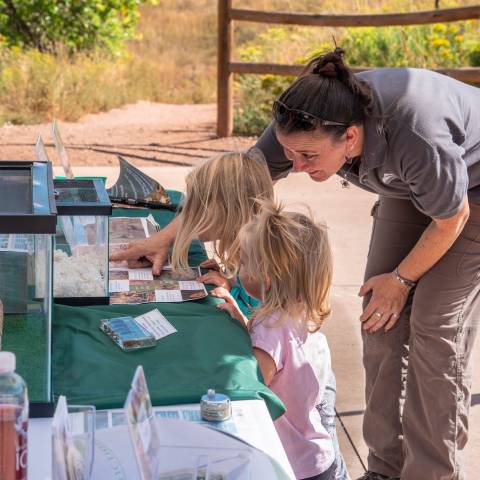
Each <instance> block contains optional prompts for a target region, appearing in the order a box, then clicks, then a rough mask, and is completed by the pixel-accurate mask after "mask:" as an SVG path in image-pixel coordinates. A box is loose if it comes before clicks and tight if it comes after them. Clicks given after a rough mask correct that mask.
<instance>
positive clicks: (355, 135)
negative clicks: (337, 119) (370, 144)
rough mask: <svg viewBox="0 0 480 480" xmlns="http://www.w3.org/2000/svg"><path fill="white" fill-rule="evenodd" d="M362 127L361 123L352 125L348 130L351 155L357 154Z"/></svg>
mask: <svg viewBox="0 0 480 480" xmlns="http://www.w3.org/2000/svg"><path fill="white" fill-rule="evenodd" d="M362 128H363V127H361V126H360V125H351V126H350V127H348V128H347V130H346V132H345V133H346V135H347V136H346V142H347V151H348V153H349V154H352V155H351V156H356V153H355V152H356V150H358V147H359V145H360V143H361V137H362Z"/></svg>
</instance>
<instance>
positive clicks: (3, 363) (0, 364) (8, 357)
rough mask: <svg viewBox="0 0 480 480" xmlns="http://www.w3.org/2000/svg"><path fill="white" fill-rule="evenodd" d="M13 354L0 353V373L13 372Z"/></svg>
mask: <svg viewBox="0 0 480 480" xmlns="http://www.w3.org/2000/svg"><path fill="white" fill-rule="evenodd" d="M15 363H16V362H15V354H14V353H12V352H0V373H13V372H14V371H15V366H16V365H15Z"/></svg>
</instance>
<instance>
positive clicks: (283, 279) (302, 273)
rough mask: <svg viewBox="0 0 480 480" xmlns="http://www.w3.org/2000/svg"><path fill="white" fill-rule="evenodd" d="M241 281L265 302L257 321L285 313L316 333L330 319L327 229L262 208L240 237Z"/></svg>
mask: <svg viewBox="0 0 480 480" xmlns="http://www.w3.org/2000/svg"><path fill="white" fill-rule="evenodd" d="M239 275H240V279H241V281H242V284H243V286H244V287H245V289H246V290H247V291H248V292H249V293H250V294H251V295H252V296H255V297H257V298H258V299H259V300H260V301H261V302H262V305H261V307H259V308H258V310H257V317H265V316H267V315H269V314H271V313H273V312H274V311H276V310H278V309H281V310H282V311H283V312H285V313H287V314H289V315H290V316H292V317H294V318H303V319H305V322H306V323H307V324H308V326H309V327H310V329H311V330H312V329H313V330H316V329H318V328H319V327H320V326H321V324H322V323H323V321H324V319H325V318H326V317H327V316H328V315H329V314H330V307H329V301H328V300H329V299H328V296H329V290H330V285H331V282H332V255H331V251H330V244H329V241H328V235H327V230H326V227H325V226H323V225H320V224H317V223H315V222H314V221H313V219H312V218H311V217H310V216H307V215H304V214H301V213H293V212H285V211H284V209H283V207H282V206H278V205H275V204H273V203H272V202H262V210H261V212H260V213H259V214H257V215H256V216H255V217H254V218H253V219H252V220H251V221H250V222H249V223H248V224H247V225H246V226H244V227H243V228H242V230H241V231H240V270H239ZM312 327H313V328H312Z"/></svg>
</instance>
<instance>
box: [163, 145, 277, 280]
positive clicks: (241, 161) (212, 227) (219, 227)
mask: <svg viewBox="0 0 480 480" xmlns="http://www.w3.org/2000/svg"><path fill="white" fill-rule="evenodd" d="M262 199H265V200H269V199H273V184H272V180H271V178H270V174H269V171H268V167H267V164H266V162H265V158H264V157H263V155H262V153H261V152H260V151H259V150H258V149H252V150H250V151H249V152H247V153H225V154H222V155H219V156H217V157H214V158H212V159H210V160H208V161H206V162H205V163H204V164H203V165H201V166H199V167H197V168H196V169H195V170H193V171H192V172H191V173H190V174H189V175H188V176H187V179H186V196H185V202H184V204H183V208H182V211H181V213H180V214H179V219H180V226H179V231H178V233H177V236H176V240H175V244H174V247H173V254H172V264H173V266H174V267H175V268H176V267H186V266H187V265H188V249H189V246H190V244H191V242H192V241H193V240H194V239H196V238H198V239H200V240H202V241H212V242H214V247H215V253H216V254H217V255H218V257H219V258H220V261H221V262H222V263H223V265H224V267H225V268H226V270H227V272H228V273H230V274H233V273H235V271H236V268H237V266H238V261H239V241H238V238H237V237H238V232H239V231H240V228H241V227H242V226H243V225H245V224H246V223H248V222H249V220H250V219H251V218H252V216H253V215H254V214H256V213H257V212H258V209H259V207H258V204H257V203H256V200H262Z"/></svg>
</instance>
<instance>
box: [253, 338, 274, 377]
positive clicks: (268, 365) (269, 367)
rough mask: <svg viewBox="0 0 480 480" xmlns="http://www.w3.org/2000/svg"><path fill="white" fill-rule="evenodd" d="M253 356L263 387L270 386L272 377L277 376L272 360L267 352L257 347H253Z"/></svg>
mask: <svg viewBox="0 0 480 480" xmlns="http://www.w3.org/2000/svg"><path fill="white" fill-rule="evenodd" d="M253 354H254V355H255V358H256V359H257V362H258V366H259V367H260V371H261V372H262V376H263V381H264V382H265V385H267V386H268V385H270V383H272V380H273V377H274V376H275V375H276V374H277V367H276V366H275V362H274V361H273V358H272V357H271V356H270V355H269V354H268V353H267V352H265V351H264V350H262V349H261V348H257V347H253Z"/></svg>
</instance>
